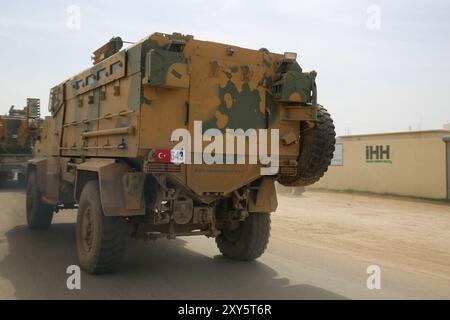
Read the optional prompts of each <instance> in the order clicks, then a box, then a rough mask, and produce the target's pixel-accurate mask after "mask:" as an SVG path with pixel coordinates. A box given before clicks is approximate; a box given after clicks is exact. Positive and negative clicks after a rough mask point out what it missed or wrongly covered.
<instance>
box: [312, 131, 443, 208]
mask: <svg viewBox="0 0 450 320" xmlns="http://www.w3.org/2000/svg"><path fill="white" fill-rule="evenodd" d="M449 184H450V130H433V131H410V132H396V133H382V134H368V135H352V136H343V137H340V138H339V139H338V143H337V145H336V152H335V158H334V159H333V164H332V166H330V168H329V169H328V172H327V173H326V175H325V176H324V177H323V178H322V179H321V180H320V181H319V182H318V183H317V184H315V185H313V186H312V188H325V189H331V190H352V191H365V192H374V193H381V194H395V195H404V196H414V197H423V198H430V199H450V191H449Z"/></svg>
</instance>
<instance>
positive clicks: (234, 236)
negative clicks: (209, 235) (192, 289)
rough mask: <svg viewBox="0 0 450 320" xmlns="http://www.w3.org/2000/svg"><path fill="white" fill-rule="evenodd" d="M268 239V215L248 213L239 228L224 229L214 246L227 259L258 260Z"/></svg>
mask: <svg viewBox="0 0 450 320" xmlns="http://www.w3.org/2000/svg"><path fill="white" fill-rule="evenodd" d="M269 237H270V213H250V215H249V216H248V217H247V219H245V220H244V221H242V222H240V223H239V227H238V228H236V229H233V230H230V229H227V228H224V229H223V230H222V233H221V234H220V235H218V236H217V238H216V244H217V247H218V248H219V250H220V252H221V253H222V254H223V255H224V256H225V257H227V258H230V259H233V260H240V261H250V260H255V259H257V258H259V257H260V256H261V255H262V254H263V253H264V251H265V250H266V247H267V244H268V243H269Z"/></svg>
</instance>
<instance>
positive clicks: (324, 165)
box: [279, 105, 336, 186]
mask: <svg viewBox="0 0 450 320" xmlns="http://www.w3.org/2000/svg"><path fill="white" fill-rule="evenodd" d="M317 108H318V109H317V121H316V122H315V126H314V127H311V126H310V125H309V124H308V123H307V122H304V123H302V124H301V127H300V132H301V133H300V155H299V159H298V166H297V176H295V177H286V176H285V177H281V178H280V179H279V182H280V183H281V184H283V185H286V186H289V185H293V186H308V185H311V184H313V183H315V182H317V181H319V180H320V178H322V177H323V175H324V174H325V172H327V170H328V167H329V165H330V164H331V160H332V159H333V153H334V148H335V144H336V132H335V128H334V123H333V119H331V116H330V114H329V113H328V111H327V110H326V109H325V108H324V107H322V106H321V105H318V107H317Z"/></svg>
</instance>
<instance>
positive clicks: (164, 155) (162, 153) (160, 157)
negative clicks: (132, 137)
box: [155, 149, 170, 163]
mask: <svg viewBox="0 0 450 320" xmlns="http://www.w3.org/2000/svg"><path fill="white" fill-rule="evenodd" d="M155 162H165V163H167V162H170V150H168V149H155Z"/></svg>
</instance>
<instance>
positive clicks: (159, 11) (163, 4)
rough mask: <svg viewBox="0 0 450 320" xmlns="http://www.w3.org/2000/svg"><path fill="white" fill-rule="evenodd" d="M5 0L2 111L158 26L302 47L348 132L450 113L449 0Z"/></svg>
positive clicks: (0, 24) (44, 92)
mask: <svg viewBox="0 0 450 320" xmlns="http://www.w3.org/2000/svg"><path fill="white" fill-rule="evenodd" d="M0 1H1V8H2V9H1V11H0V48H1V50H0V114H5V113H6V112H7V111H8V109H9V107H10V106H11V105H16V106H17V107H23V106H24V105H25V104H26V98H27V97H36V98H40V99H41V104H42V110H43V114H48V111H47V105H48V95H49V91H50V88H51V87H53V86H54V85H56V84H58V83H60V82H62V81H63V80H65V79H67V78H69V77H71V76H72V75H75V74H77V73H78V72H80V71H82V70H84V69H86V68H88V67H90V66H91V60H90V57H91V54H92V52H93V51H94V50H95V49H97V48H98V47H100V46H101V45H103V44H104V43H105V42H107V41H108V40H109V39H110V38H111V37H113V36H121V37H122V39H124V40H126V41H132V42H134V41H137V40H140V39H142V38H144V37H146V36H148V35H150V34H151V33H153V32H164V33H173V32H180V33H184V34H191V35H194V37H195V38H196V39H200V40H210V41H215V42H222V43H228V44H232V45H238V46H241V47H246V48H252V49H259V48H262V47H264V48H268V49H269V50H270V51H272V52H278V53H283V52H286V51H294V52H297V53H298V61H299V63H300V65H301V66H302V68H303V70H305V71H310V70H316V71H317V72H318V78H317V85H318V94H319V96H318V97H319V103H320V104H322V105H324V106H325V107H326V108H327V109H328V110H329V111H330V113H331V114H332V116H333V118H334V121H335V124H336V129H337V133H338V134H339V135H344V134H363V133H376V132H392V131H406V130H429V129H440V128H442V125H443V124H444V123H446V122H450V1H448V0H408V1H406V0H397V1H392V0H391V1H389V0H384V1H381V0H378V1H377V0H372V1H366V0H347V1H339V0H302V1H294V0H277V1H264V0H258V1H249V0H247V1H243V0H242V1H237V0H230V1H226V0H221V1H216V0H208V1H206V0H193V1H178V0H165V1H150V0H139V1H133V0H128V1H114V0H109V1H107V0H97V1H74V0H72V1H65V0H58V1H57V0H54V1H51V0H41V1H20V0H17V1H5V0H0Z"/></svg>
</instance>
